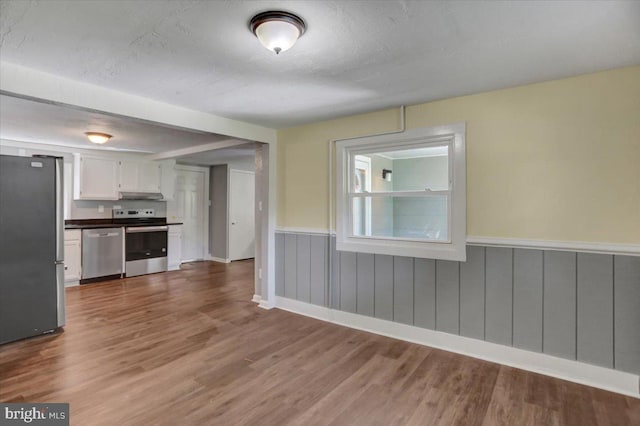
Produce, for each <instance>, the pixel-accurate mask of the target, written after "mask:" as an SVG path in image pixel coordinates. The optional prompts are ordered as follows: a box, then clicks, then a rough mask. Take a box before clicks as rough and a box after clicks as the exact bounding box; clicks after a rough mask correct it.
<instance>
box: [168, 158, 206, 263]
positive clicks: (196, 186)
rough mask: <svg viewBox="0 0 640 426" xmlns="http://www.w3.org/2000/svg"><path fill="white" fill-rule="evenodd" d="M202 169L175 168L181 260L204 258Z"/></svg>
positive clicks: (203, 177) (203, 178)
mask: <svg viewBox="0 0 640 426" xmlns="http://www.w3.org/2000/svg"><path fill="white" fill-rule="evenodd" d="M204 181H205V172H204V171H201V172H200V171H191V170H177V173H176V199H175V201H176V210H177V220H178V222H182V223H183V226H182V260H183V261H184V262H189V261H192V260H202V259H204V238H205V226H204V220H205V217H204V187H205V185H204Z"/></svg>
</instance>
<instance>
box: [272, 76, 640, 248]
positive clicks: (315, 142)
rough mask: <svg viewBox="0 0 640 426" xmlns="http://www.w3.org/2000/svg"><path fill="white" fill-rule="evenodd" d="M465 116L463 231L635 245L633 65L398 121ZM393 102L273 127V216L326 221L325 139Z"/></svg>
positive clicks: (376, 121)
mask: <svg viewBox="0 0 640 426" xmlns="http://www.w3.org/2000/svg"><path fill="white" fill-rule="evenodd" d="M460 121H465V122H466V123H467V135H466V143H467V235H472V236H481V237H498V238H521V239H538V240H559V241H586V242H611V243H634V244H639V243H640V66H636V67H629V68H622V69H616V70H611V71H605V72H600V73H595V74H588V75H583V76H578V77H572V78H567V79H562V80H555V81H549V82H544V83H538V84H532V85H527V86H521V87H516V88H511V89H504V90H497V91H493V92H486V93H480V94H477V95H471V96H464V97H459V98H453V99H446V100H442V101H436V102H429V103H425V104H420V105H414V106H411V107H408V108H407V121H406V122H407V128H408V129H411V128H416V127H427V126H435V125H441V124H449V123H455V122H460ZM398 125H399V122H398V110H397V109H394V110H386V111H379V112H374V113H370V114H363V115H357V116H351V117H344V118H340V119H336V120H330V121H325V122H320V123H314V124H309V125H304V126H299V127H294V128H289V129H283V130H280V131H278V135H277V138H278V165H277V168H278V226H284V227H303V228H319V229H327V228H328V226H329V220H328V217H329V212H328V186H327V178H328V173H329V160H328V146H329V140H330V139H336V138H345V137H353V136H360V135H367V134H372V133H376V132H383V131H389V130H395V129H396V128H397V127H398Z"/></svg>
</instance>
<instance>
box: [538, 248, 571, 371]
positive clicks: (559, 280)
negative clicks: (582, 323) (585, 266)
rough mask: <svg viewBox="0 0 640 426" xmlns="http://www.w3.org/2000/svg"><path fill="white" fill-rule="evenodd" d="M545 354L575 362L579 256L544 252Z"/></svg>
mask: <svg viewBox="0 0 640 426" xmlns="http://www.w3.org/2000/svg"><path fill="white" fill-rule="evenodd" d="M543 315H544V316H543V327H544V330H543V345H542V350H543V351H544V353H547V354H549V355H555V356H559V357H562V358H567V359H576V253H572V252H564V251H545V252H544V313H543Z"/></svg>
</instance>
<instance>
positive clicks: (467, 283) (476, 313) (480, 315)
mask: <svg viewBox="0 0 640 426" xmlns="http://www.w3.org/2000/svg"><path fill="white" fill-rule="evenodd" d="M484 254H485V249H484V247H468V248H467V261H466V262H461V263H460V335H461V336H465V337H472V338H474V339H484V318H485V312H484V307H485V299H484V295H485V293H484V291H485V282H484V278H485V271H484V265H485V257H484Z"/></svg>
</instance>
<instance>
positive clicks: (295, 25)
mask: <svg viewBox="0 0 640 426" xmlns="http://www.w3.org/2000/svg"><path fill="white" fill-rule="evenodd" d="M249 29H250V30H251V32H252V33H253V34H254V35H255V36H256V37H258V40H260V43H262V45H263V46H264V47H266V48H267V49H269V50H273V51H274V52H276V55H277V54H279V53H280V52H284V51H285V50H289V49H290V48H291V46H293V45H294V44H295V43H296V41H297V40H298V39H299V38H300V37H301V36H302V34H304V32H305V30H306V25H305V24H304V21H303V20H302V19H301V18H300V17H299V16H296V15H294V14H293V13H289V12H283V11H278V10H270V11H268V12H262V13H259V14H257V15H256V16H254V17H253V18H251V21H250V22H249Z"/></svg>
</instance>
